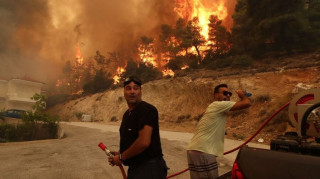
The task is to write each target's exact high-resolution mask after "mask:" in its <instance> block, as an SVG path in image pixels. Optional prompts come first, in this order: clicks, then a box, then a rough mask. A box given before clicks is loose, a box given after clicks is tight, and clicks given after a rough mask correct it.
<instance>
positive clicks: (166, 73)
mask: <svg viewBox="0 0 320 179" xmlns="http://www.w3.org/2000/svg"><path fill="white" fill-rule="evenodd" d="M162 74H163V76H172V77H173V76H174V72H173V71H172V70H171V69H169V68H167V69H164V70H163V71H162Z"/></svg>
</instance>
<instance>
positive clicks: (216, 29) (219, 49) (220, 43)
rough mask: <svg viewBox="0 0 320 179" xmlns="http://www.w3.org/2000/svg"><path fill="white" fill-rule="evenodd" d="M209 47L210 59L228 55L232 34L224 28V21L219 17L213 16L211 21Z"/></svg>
mask: <svg viewBox="0 0 320 179" xmlns="http://www.w3.org/2000/svg"><path fill="white" fill-rule="evenodd" d="M209 21H210V23H209V25H208V26H209V34H208V35H209V42H210V43H209V47H210V49H209V50H208V51H207V56H209V58H215V57H222V56H223V55H224V54H226V53H228V52H229V50H230V44H231V33H230V32H228V31H227V29H226V28H225V27H224V26H222V20H219V19H218V17H217V16H214V15H211V16H210V19H209Z"/></svg>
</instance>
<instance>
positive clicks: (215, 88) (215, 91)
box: [213, 84, 228, 94]
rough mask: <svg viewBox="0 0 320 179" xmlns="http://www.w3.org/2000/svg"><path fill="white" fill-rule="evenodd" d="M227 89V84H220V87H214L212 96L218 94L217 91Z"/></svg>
mask: <svg viewBox="0 0 320 179" xmlns="http://www.w3.org/2000/svg"><path fill="white" fill-rule="evenodd" d="M223 87H224V88H228V85H227V84H220V85H217V86H216V87H214V91H213V94H215V93H219V89H220V88H223Z"/></svg>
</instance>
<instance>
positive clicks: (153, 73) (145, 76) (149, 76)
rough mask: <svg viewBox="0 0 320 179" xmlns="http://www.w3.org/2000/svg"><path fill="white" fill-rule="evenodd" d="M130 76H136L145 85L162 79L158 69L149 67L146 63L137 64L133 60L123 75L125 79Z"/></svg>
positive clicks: (129, 62)
mask: <svg viewBox="0 0 320 179" xmlns="http://www.w3.org/2000/svg"><path fill="white" fill-rule="evenodd" d="M129 76H136V77H138V78H140V79H141V81H142V82H143V83H146V82H148V81H152V80H155V79H158V78H160V77H162V73H161V72H160V71H159V70H158V69H157V68H154V67H152V66H148V65H146V64H145V63H136V62H134V61H133V60H129V61H128V63H127V67H126V71H125V72H124V74H123V79H125V78H127V77H129Z"/></svg>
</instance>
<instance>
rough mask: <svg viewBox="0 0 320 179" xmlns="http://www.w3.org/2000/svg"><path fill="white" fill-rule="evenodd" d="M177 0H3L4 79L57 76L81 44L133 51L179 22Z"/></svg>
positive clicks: (0, 46) (0, 59)
mask: <svg viewBox="0 0 320 179" xmlns="http://www.w3.org/2000/svg"><path fill="white" fill-rule="evenodd" d="M216 1H217V2H218V1H219V0H216ZM235 1H236V0H231V1H227V0H226V1H225V3H227V2H230V3H227V4H226V7H227V6H228V7H229V5H230V9H232V8H234V3H235ZM176 2H178V0H176V1H174V0H121V1H105V0H91V1H88V0H68V1H46V0H30V1H29V0H14V1H9V0H0V21H1V24H0V31H1V33H0V41H1V43H0V80H1V79H4V80H8V79H11V78H24V77H26V78H31V79H34V80H37V81H42V82H45V83H47V82H48V81H50V80H55V79H56V78H57V76H58V74H60V73H61V71H62V67H63V65H64V64H65V63H66V61H68V60H70V61H73V60H74V59H75V48H76V45H78V46H80V48H81V50H82V55H83V56H84V59H86V58H89V57H90V56H91V57H92V56H93V55H95V52H96V51H97V50H99V51H100V52H102V53H103V54H106V53H107V52H110V51H114V50H117V51H121V52H124V53H125V54H126V55H127V56H128V58H129V57H132V56H134V55H136V50H137V49H136V46H135V42H136V40H137V39H139V37H141V36H143V35H147V36H153V37H155V36H154V33H155V32H156V31H159V27H160V25H162V24H170V25H174V24H175V21H176V20H177V19H178V15H177V13H176V12H175V11H174V8H175V6H176ZM232 6H233V7H232ZM232 11H233V9H232ZM230 17H231V16H229V18H230ZM119 63H120V64H121V63H124V62H119Z"/></svg>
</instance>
